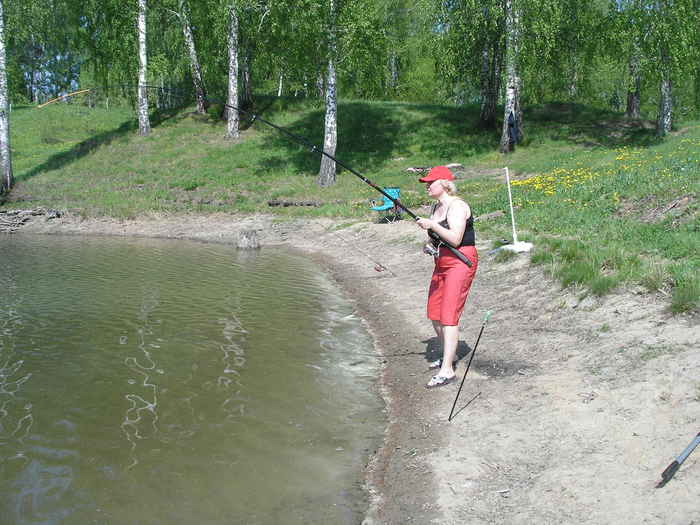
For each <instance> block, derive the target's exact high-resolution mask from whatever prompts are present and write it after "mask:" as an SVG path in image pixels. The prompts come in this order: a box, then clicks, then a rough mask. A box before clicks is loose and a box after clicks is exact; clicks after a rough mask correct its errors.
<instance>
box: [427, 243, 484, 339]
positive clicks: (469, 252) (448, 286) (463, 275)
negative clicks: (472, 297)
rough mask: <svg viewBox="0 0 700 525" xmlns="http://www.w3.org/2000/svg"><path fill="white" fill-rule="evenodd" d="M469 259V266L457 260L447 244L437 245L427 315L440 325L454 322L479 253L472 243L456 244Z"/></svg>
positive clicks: (453, 323) (456, 321) (458, 314)
mask: <svg viewBox="0 0 700 525" xmlns="http://www.w3.org/2000/svg"><path fill="white" fill-rule="evenodd" d="M459 251H460V252H462V253H463V254H464V255H465V256H466V257H467V258H468V259H469V260H470V261H471V262H472V266H471V268H470V267H469V266H467V265H466V264H464V263H463V262H462V261H460V260H459V259H458V258H457V257H456V256H455V255H454V254H453V253H452V252H451V251H450V250H449V249H448V248H445V247H440V257H438V258H437V259H435V269H434V270H433V277H432V279H431V280H430V289H429V290H428V319H431V320H433V321H439V322H440V324H441V325H444V326H456V325H458V324H459V318H460V316H461V315H462V310H464V303H465V302H466V301H467V295H469V288H470V287H471V285H472V281H473V280H474V276H475V275H476V268H477V266H478V265H479V258H478V257H479V256H478V254H477V253H476V247H475V246H462V247H460V248H459Z"/></svg>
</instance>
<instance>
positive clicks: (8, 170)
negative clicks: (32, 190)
mask: <svg viewBox="0 0 700 525" xmlns="http://www.w3.org/2000/svg"><path fill="white" fill-rule="evenodd" d="M8 107H9V96H8V89H7V72H6V63H5V9H4V0H0V164H1V165H0V177H1V180H0V194H1V193H4V192H5V191H9V190H10V188H12V186H13V184H14V179H13V177H12V157H11V153H10V115H9V111H8Z"/></svg>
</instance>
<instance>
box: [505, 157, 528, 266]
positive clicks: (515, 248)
mask: <svg viewBox="0 0 700 525" xmlns="http://www.w3.org/2000/svg"><path fill="white" fill-rule="evenodd" d="M503 169H505V170H506V186H508V204H509V206H510V224H511V226H512V228H513V244H506V245H505V246H501V248H502V249H504V250H509V251H512V252H516V253H519V252H529V251H530V250H531V249H532V243H529V242H518V234H517V233H516V231H515V212H514V210H513V195H512V194H511V191H510V175H509V173H508V168H507V167H505V168H503Z"/></svg>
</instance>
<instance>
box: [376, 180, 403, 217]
mask: <svg viewBox="0 0 700 525" xmlns="http://www.w3.org/2000/svg"><path fill="white" fill-rule="evenodd" d="M384 191H385V192H386V193H387V194H388V195H389V196H390V197H391V198H392V199H398V198H399V196H400V195H401V189H400V188H396V187H391V188H384ZM382 196H383V197H384V202H382V203H381V204H379V205H377V206H372V207H371V208H370V209H371V210H373V211H379V212H384V214H383V216H382V217H381V219H380V220H382V221H383V222H394V221H396V220H399V219H401V208H399V207H398V206H396V204H395V203H394V201H393V200H391V199H390V198H388V197H387V196H386V195H382ZM389 210H392V213H388V212H389Z"/></svg>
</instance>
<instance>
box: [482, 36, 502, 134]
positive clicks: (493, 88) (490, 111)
mask: <svg viewBox="0 0 700 525" xmlns="http://www.w3.org/2000/svg"><path fill="white" fill-rule="evenodd" d="M500 47H501V46H500V45H499V44H498V37H495V38H494V40H493V41H492V42H489V43H487V44H485V45H484V49H483V51H482V55H481V110H480V112H479V126H480V127H482V128H484V129H492V128H494V127H495V126H496V104H497V102H498V92H499V91H500V88H501V86H500V80H501V60H502V52H501V48H500Z"/></svg>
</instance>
